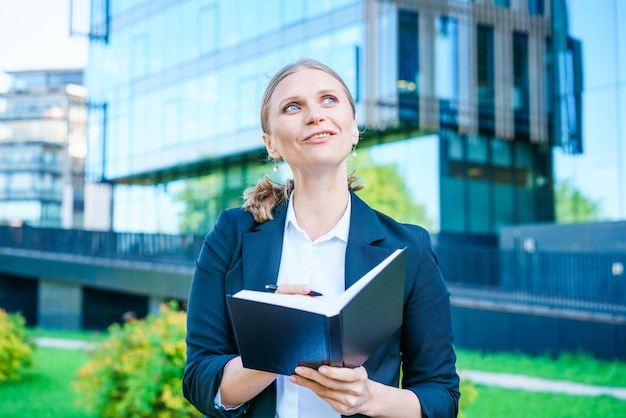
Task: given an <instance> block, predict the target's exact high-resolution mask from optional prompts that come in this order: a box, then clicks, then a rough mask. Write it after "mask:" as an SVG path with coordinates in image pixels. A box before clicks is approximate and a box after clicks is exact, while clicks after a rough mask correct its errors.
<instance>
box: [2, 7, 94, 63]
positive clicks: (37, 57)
mask: <svg viewBox="0 0 626 418" xmlns="http://www.w3.org/2000/svg"><path fill="white" fill-rule="evenodd" d="M70 1H71V0H0V71H2V70H4V71H11V70H38V69H58V68H83V67H84V66H85V65H86V64H87V39H86V38H79V37H72V38H70V36H69V31H70V28H69V7H70V6H69V5H70Z"/></svg>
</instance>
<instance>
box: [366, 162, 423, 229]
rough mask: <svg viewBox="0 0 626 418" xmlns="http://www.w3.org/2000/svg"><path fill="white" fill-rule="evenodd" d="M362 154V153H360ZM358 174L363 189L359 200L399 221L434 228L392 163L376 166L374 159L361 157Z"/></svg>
mask: <svg viewBox="0 0 626 418" xmlns="http://www.w3.org/2000/svg"><path fill="white" fill-rule="evenodd" d="M361 155H362V154H361ZM359 158H363V161H361V160H360V161H359V162H358V168H357V169H356V170H355V175H356V176H357V177H358V178H359V183H361V184H363V186H364V188H363V189H362V190H360V191H359V192H358V195H359V197H361V198H362V199H363V200H364V201H366V202H367V203H368V204H369V205H370V206H371V207H372V208H374V209H376V210H379V211H381V212H383V213H384V214H386V215H389V216H391V217H392V218H394V219H395V220H397V221H400V222H407V223H413V224H417V225H420V226H422V227H424V228H426V229H428V230H431V229H432V227H433V221H432V219H431V218H429V216H428V213H427V210H426V206H424V205H422V204H419V203H416V202H415V201H414V200H413V197H412V196H411V191H410V190H409V188H408V187H407V186H406V183H405V182H404V178H403V177H402V176H401V175H400V173H399V172H398V169H397V167H396V166H394V165H393V164H376V163H375V162H374V161H373V160H372V159H371V157H369V156H366V157H361V156H359Z"/></svg>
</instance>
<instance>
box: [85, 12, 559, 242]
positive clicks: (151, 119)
mask: <svg viewBox="0 0 626 418" xmlns="http://www.w3.org/2000/svg"><path fill="white" fill-rule="evenodd" d="M555 1H556V0H555ZM104 3H106V2H100V1H96V0H92V7H95V8H96V9H98V7H100V8H99V9H98V10H100V12H102V10H103V9H102V4H104ZM108 3H109V9H108V13H109V15H108V17H107V19H108V21H110V26H109V28H110V30H109V31H108V33H107V39H106V42H105V41H103V40H102V39H100V40H94V41H92V42H91V44H90V57H89V67H88V69H87V86H88V89H89V97H90V109H91V112H90V122H91V123H90V129H89V150H90V155H89V158H88V165H87V179H88V181H90V182H94V183H98V182H99V183H101V184H108V185H111V188H112V204H111V208H110V209H111V210H110V211H109V213H110V214H112V219H111V223H110V227H111V228H113V229H115V230H120V231H141V232H179V231H189V232H198V233H202V232H206V230H208V228H210V225H211V224H212V222H214V220H215V219H216V216H217V214H218V213H219V211H220V210H221V209H223V208H225V207H229V206H238V205H240V203H241V197H240V196H241V192H242V190H243V188H244V187H246V186H248V185H252V184H254V183H255V182H256V180H257V179H258V178H259V176H262V175H265V174H270V172H271V165H270V164H269V163H268V162H267V159H266V156H265V155H264V153H263V146H262V141H261V132H260V126H259V122H258V106H259V102H260V96H261V93H262V90H263V88H264V87H265V84H266V83H267V81H268V80H269V77H271V75H272V74H273V73H274V72H275V71H276V70H277V69H278V68H280V67H281V66H282V65H284V64H285V63H288V62H292V61H294V60H296V59H298V58H302V57H312V58H316V59H319V60H321V61H323V62H325V63H327V64H329V65H330V66H331V67H333V68H334V69H336V70H337V71H338V73H339V74H340V75H341V76H342V77H343V78H344V79H345V80H346V82H347V84H348V86H349V88H350V90H351V91H352V93H353V95H354V96H355V98H356V101H357V114H358V117H359V122H360V125H361V127H362V130H363V131H364V134H363V138H362V141H361V145H360V150H359V153H358V157H357V158H356V159H355V160H354V161H351V165H353V166H354V168H355V169H356V174H357V175H359V176H360V177H361V179H362V181H363V183H365V186H366V188H365V189H364V190H363V191H362V192H361V193H362V195H363V197H364V198H365V199H366V200H367V201H368V202H369V203H370V204H371V205H372V206H374V207H375V208H379V209H381V210H383V211H385V212H387V213H389V214H390V215H392V216H394V217H396V218H397V219H399V220H401V221H410V222H417V223H421V224H423V225H425V226H427V227H428V228H429V229H431V231H433V232H438V231H442V232H446V231H449V232H459V233H481V234H482V233H487V234H494V233H497V230H498V228H499V227H501V226H503V225H510V224H515V223H525V222H540V221H541V222H542V221H551V220H554V217H555V211H554V199H553V195H552V186H553V181H552V158H553V154H555V155H556V154H558V153H559V151H558V150H556V151H554V152H553V151H552V150H551V148H550V146H551V145H550V143H551V142H554V144H558V141H551V140H550V138H549V135H550V133H549V132H550V129H549V126H551V122H550V120H549V118H548V117H549V115H550V112H551V109H554V108H555V106H557V105H558V106H560V104H559V103H558V102H555V101H554V100H553V99H551V97H552V96H551V94H552V93H551V91H552V90H551V88H554V83H555V80H556V81H558V78H557V79H555V78H553V75H554V71H553V69H552V68H556V67H557V66H555V65H554V63H555V62H558V59H555V58H553V55H554V54H553V51H552V49H551V47H550V45H551V40H550V37H549V33H550V25H551V20H550V11H551V9H550V7H551V6H552V3H553V2H544V1H529V2H528V8H527V9H525V10H517V9H516V7H518V4H517V3H516V2H495V1H494V2H491V3H489V2H487V3H485V2H483V3H481V4H480V6H479V5H474V4H473V2H466V1H463V2H461V1H459V3H466V4H464V5H463V6H462V7H459V8H447V7H443V6H441V5H438V4H434V3H433V2H427V1H424V2H422V1H414V2H394V1H391V2H382V1H371V0H369V1H365V0H326V1H299V2H294V1H289V0H269V1H253V0H235V1H233V0H185V1H177V2H175V1H171V0H161V1H140V0H135V1H128V2H126V1H124V2H122V1H116V0H110V2H108ZM99 5H100V6H99ZM474 7H476V8H477V9H476V13H474V12H473V10H472V8H474ZM244 8H245V10H246V11H247V12H246V13H243V14H242V13H240V12H239V11H240V10H242V9H244ZM479 9H480V10H486V11H489V13H487V12H485V13H482V12H478V10H479ZM105 12H106V10H105ZM502 13H505V14H507V15H508V16H509V19H510V20H511V22H515V24H514V25H512V26H511V25H509V26H506V27H505V26H503V24H502V22H500V21H496V20H494V19H493V18H492V17H493V16H496V15H497V14H502ZM96 15H97V16H102V13H100V14H98V13H96ZM107 19H104V20H107ZM96 20H97V19H96ZM100 21H103V19H100ZM96 23H97V22H96ZM92 26H93V22H92ZM533 31H535V32H533ZM551 66H553V67H551ZM568 157H569V156H566V158H568ZM286 172H288V170H286V169H281V176H284V175H285V173H286ZM381 178H383V179H384V178H388V179H390V180H389V181H388V182H384V181H382V183H381V180H380V179H381ZM398 179H399V180H398ZM379 183H381V184H379ZM367 184H370V185H372V184H374V185H377V186H376V187H377V188H383V189H384V188H385V187H387V188H388V190H389V194H391V192H392V188H397V190H398V191H399V192H400V193H402V195H403V196H404V198H403V199H402V203H401V204H400V203H397V204H396V205H395V206H394V205H391V204H389V202H387V201H386V200H385V196H384V195H385V193H382V194H381V193H379V194H378V195H376V194H375V193H373V192H368V191H367V189H368V188H367ZM373 188H374V187H372V189H373ZM94 210H95V209H94ZM86 226H87V227H88V228H89V227H90V225H86Z"/></svg>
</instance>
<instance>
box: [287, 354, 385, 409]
mask: <svg viewBox="0 0 626 418" xmlns="http://www.w3.org/2000/svg"><path fill="white" fill-rule="evenodd" d="M289 380H291V381H292V382H293V383H296V384H298V385H300V386H304V387H307V388H309V389H311V390H312V391H313V392H315V393H316V394H317V396H319V397H320V398H322V399H324V400H325V401H326V402H328V403H329V404H330V406H332V408H333V409H334V410H335V411H337V412H339V413H341V414H342V415H354V414H356V413H364V411H365V409H366V408H367V404H368V402H369V401H370V400H371V398H372V394H371V391H370V390H371V384H370V383H373V382H371V381H370V380H369V379H368V376H367V371H366V370H365V368H364V367H357V368H355V369H350V368H343V367H330V366H321V367H320V368H319V369H318V370H315V369H311V368H308V367H297V368H296V370H295V374H294V375H292V376H290V377H289Z"/></svg>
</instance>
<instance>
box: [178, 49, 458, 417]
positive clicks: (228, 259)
mask: <svg viewBox="0 0 626 418" xmlns="http://www.w3.org/2000/svg"><path fill="white" fill-rule="evenodd" d="M261 125H262V128H263V132H264V133H263V141H264V143H265V147H266V149H267V152H268V154H269V156H270V157H271V158H273V159H274V160H275V161H279V160H280V159H283V160H284V161H285V162H286V163H287V164H288V165H289V167H290V168H291V170H292V172H293V176H294V178H293V180H292V181H289V182H287V184H286V185H285V186H284V187H278V186H277V185H276V184H274V183H272V182H270V181H269V180H268V179H263V180H260V181H259V183H258V184H257V186H256V188H253V189H251V190H247V191H246V192H245V194H244V198H245V203H244V205H243V208H241V209H228V210H226V211H223V212H222V213H221V214H220V216H219V219H218V220H217V222H216V224H215V226H214V227H213V230H212V231H211V232H210V233H209V234H208V235H207V237H206V238H205V242H204V245H203V248H202V250H201V252H200V255H199V258H198V260H197V262H196V265H197V268H196V272H195V275H194V278H193V282H192V286H191V291H190V296H189V302H188V323H187V325H188V331H187V365H186V367H185V375H184V381H183V391H184V394H185V397H186V398H187V399H188V400H189V401H190V402H191V403H192V404H193V405H194V406H195V407H196V408H197V409H198V410H199V411H201V412H202V413H204V414H205V415H208V416H215V417H230V416H238V415H240V414H244V413H245V416H248V417H267V418H273V417H281V418H293V417H301V418H304V417H315V418H322V417H324V418H325V417H328V418H330V417H333V418H336V417H339V416H341V415H344V416H345V415H357V416H358V415H360V416H371V417H430V418H435V417H455V416H456V414H457V409H458V398H459V389H458V384H459V379H458V376H457V373H456V369H455V359H456V358H455V354H454V350H453V347H452V331H451V320H450V304H449V293H448V291H447V288H446V286H445V284H444V282H443V279H442V277H441V274H440V271H439V268H438V267H437V263H436V258H435V255H434V253H433V251H432V249H431V246H430V238H429V235H428V233H427V232H426V231H425V230H424V229H422V228H420V227H418V226H415V225H403V224H399V223H397V222H395V221H394V220H392V219H391V218H389V217H387V216H385V215H383V214H381V213H379V212H376V211H374V210H373V209H371V208H370V207H368V206H367V205H366V204H365V203H364V202H363V201H362V200H361V199H359V198H358V197H357V196H356V195H355V194H354V190H356V189H357V188H356V187H354V188H353V187H352V182H353V180H354V178H353V177H352V176H348V172H347V170H348V169H347V159H348V157H349V155H350V154H351V153H353V152H354V149H355V147H356V145H357V143H358V140H359V130H358V127H357V119H356V115H355V106H354V101H353V99H352V97H351V95H350V93H349V91H348V88H347V87H346V85H345V83H344V82H343V81H342V80H341V78H340V77H339V76H338V75H337V74H336V73H335V72H334V71H333V70H331V69H330V68H328V67H326V66H325V65H323V64H321V63H319V62H317V61H313V60H302V61H298V62H296V63H294V64H291V65H288V66H286V67H284V68H283V69H282V70H280V71H279V72H278V73H277V74H276V75H275V76H274V78H273V79H272V80H271V81H270V83H269V85H268V87H267V89H266V91H265V94H264V97H263V100H262V106H261ZM402 247H407V251H408V257H407V258H408V260H409V261H408V265H407V276H406V285H405V290H406V291H405V301H404V314H403V315H404V316H403V324H402V327H401V328H400V329H399V330H398V331H397V332H396V333H394V334H393V335H392V336H391V337H390V338H389V339H388V340H387V341H386V342H385V343H384V344H383V345H382V346H381V347H379V348H378V349H377V350H376V351H375V352H374V353H373V354H372V355H371V356H370V358H369V359H368V360H367V362H366V363H365V364H364V365H363V366H362V367H358V368H354V369H351V368H339V367H329V366H322V367H320V368H319V369H318V370H314V369H310V368H306V367H298V368H296V370H295V373H294V374H293V375H292V376H279V375H275V374H272V373H268V372H263V371H258V370H251V369H246V368H244V367H243V366H242V362H241V357H239V356H238V352H237V345H236V342H235V340H234V336H233V333H232V330H231V324H230V322H229V319H228V312H227V308H226V302H225V295H226V294H233V293H235V292H236V291H238V290H240V289H242V288H247V289H252V290H263V287H264V285H265V284H267V283H276V284H278V292H280V293H290V294H309V293H310V292H311V290H312V289H314V290H315V291H319V292H321V293H323V294H324V296H325V297H337V296H339V295H341V293H342V292H343V291H344V290H345V288H347V287H349V286H350V284H352V283H353V282H354V281H355V280H356V279H358V278H359V277H361V275H363V274H364V273H365V272H367V271H368V270H369V269H370V268H372V267H373V266H375V265H376V264H378V263H379V262H380V261H381V260H382V259H384V258H385V257H386V256H387V255H389V254H390V253H391V252H392V251H393V250H395V249H397V248H402ZM277 326H280V324H277ZM401 365H402V385H401V388H400V387H399V383H400V382H399V376H400V370H401Z"/></svg>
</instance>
